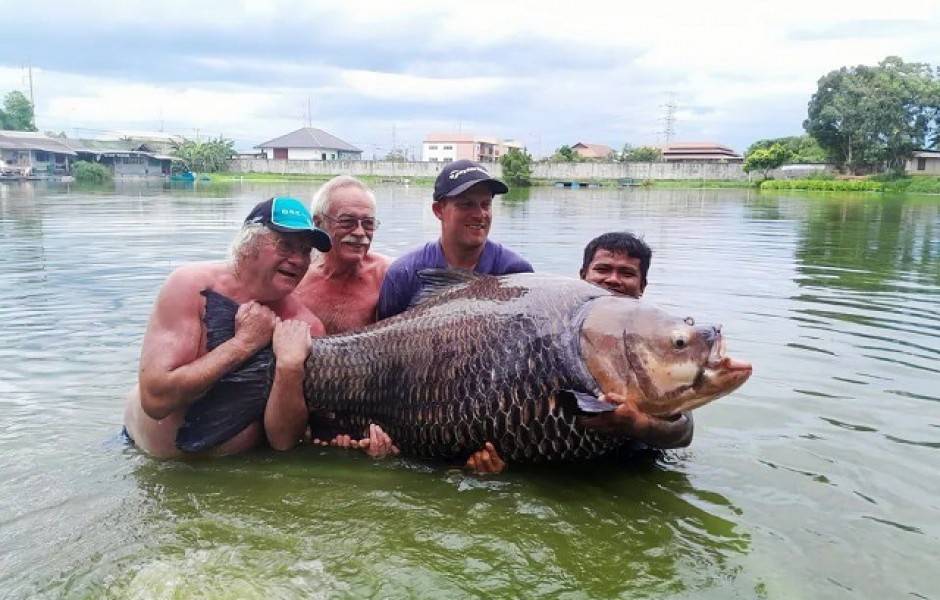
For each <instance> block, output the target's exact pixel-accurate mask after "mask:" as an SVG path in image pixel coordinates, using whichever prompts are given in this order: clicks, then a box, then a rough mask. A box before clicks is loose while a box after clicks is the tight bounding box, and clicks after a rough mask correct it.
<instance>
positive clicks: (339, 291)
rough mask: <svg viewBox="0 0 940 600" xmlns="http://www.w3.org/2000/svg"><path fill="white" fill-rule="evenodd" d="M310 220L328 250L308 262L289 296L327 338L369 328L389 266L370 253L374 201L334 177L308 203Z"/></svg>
mask: <svg viewBox="0 0 940 600" xmlns="http://www.w3.org/2000/svg"><path fill="white" fill-rule="evenodd" d="M313 220H314V223H315V224H316V225H317V227H319V228H321V229H323V230H324V231H326V232H327V233H329V234H330V238H332V241H333V250H332V251H330V252H329V253H326V254H321V255H319V256H317V257H315V258H314V259H313V261H312V262H311V264H310V268H309V269H307V275H306V276H305V277H304V279H303V281H301V282H300V285H299V286H297V290H296V291H295V292H294V294H295V295H296V296H297V297H298V298H299V299H300V301H301V302H302V303H303V304H304V306H306V307H307V308H308V309H309V310H310V311H311V312H313V314H315V315H316V316H317V317H318V318H319V319H320V321H322V322H323V325H324V327H326V332H327V333H328V334H334V333H344V332H346V331H350V330H352V329H358V328H360V327H364V326H366V325H369V324H371V323H374V322H375V320H376V319H375V317H376V315H375V307H376V304H377V303H378V300H379V290H380V289H381V287H382V279H383V278H384V277H385V271H386V270H388V266H389V264H391V259H389V258H388V257H387V256H383V255H381V254H378V253H377V252H370V251H369V247H370V246H371V244H372V236H373V235H374V234H375V230H376V229H378V226H379V221H378V219H376V218H375V196H374V195H373V194H372V191H371V190H370V189H369V188H368V187H366V185H365V184H364V183H362V182H361V181H359V180H358V179H356V178H354V177H349V176H347V175H340V176H339V177H334V178H333V179H331V180H329V181H327V182H326V183H325V184H323V187H321V188H320V189H319V190H318V191H317V194H316V196H315V197H314V199H313Z"/></svg>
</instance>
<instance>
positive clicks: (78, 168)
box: [72, 160, 111, 183]
mask: <svg viewBox="0 0 940 600" xmlns="http://www.w3.org/2000/svg"><path fill="white" fill-rule="evenodd" d="M72 175H73V176H74V177H75V181H78V182H80V183H107V182H108V181H111V171H110V170H108V168H107V167H106V166H104V165H102V164H100V163H95V162H88V161H84V160H80V161H78V162H74V163H72Z"/></svg>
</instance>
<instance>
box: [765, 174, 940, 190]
mask: <svg viewBox="0 0 940 600" xmlns="http://www.w3.org/2000/svg"><path fill="white" fill-rule="evenodd" d="M758 187H759V188H760V189H761V190H800V191H809V192H892V193H911V194H940V177H931V176H924V175H920V176H915V177H900V178H895V179H887V178H882V177H878V176H873V177H867V178H864V179H822V178H807V179H767V180H765V181H762V182H760V184H759V186H758Z"/></svg>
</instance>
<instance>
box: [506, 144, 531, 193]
mask: <svg viewBox="0 0 940 600" xmlns="http://www.w3.org/2000/svg"><path fill="white" fill-rule="evenodd" d="M499 164H500V166H502V168H503V177H504V178H505V179H506V181H508V182H509V183H510V184H511V185H516V186H528V185H531V184H532V155H530V154H529V153H528V152H527V151H525V150H520V149H518V148H510V149H509V152H507V153H506V154H503V155H502V156H500V157H499Z"/></svg>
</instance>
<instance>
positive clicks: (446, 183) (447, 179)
mask: <svg viewBox="0 0 940 600" xmlns="http://www.w3.org/2000/svg"><path fill="white" fill-rule="evenodd" d="M484 181H485V182H486V183H488V184H489V186H490V189H491V190H492V191H493V194H494V195H496V194H505V193H506V192H508V191H509V188H508V187H507V186H506V184H505V183H503V182H502V181H500V180H499V179H496V178H495V177H490V174H489V172H487V170H486V169H484V168H483V165H481V164H480V163H478V162H473V161H472V160H455V161H454V162H450V163H447V164H446V165H444V168H443V169H441V172H440V174H438V176H437V179H436V180H435V181H434V199H435V200H443V199H444V198H452V197H454V196H459V195H460V194H462V193H464V192H465V191H467V190H468V189H470V188H472V187H473V186H475V185H476V184H478V183H481V182H484Z"/></svg>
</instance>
